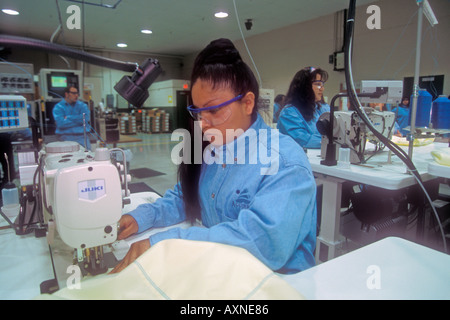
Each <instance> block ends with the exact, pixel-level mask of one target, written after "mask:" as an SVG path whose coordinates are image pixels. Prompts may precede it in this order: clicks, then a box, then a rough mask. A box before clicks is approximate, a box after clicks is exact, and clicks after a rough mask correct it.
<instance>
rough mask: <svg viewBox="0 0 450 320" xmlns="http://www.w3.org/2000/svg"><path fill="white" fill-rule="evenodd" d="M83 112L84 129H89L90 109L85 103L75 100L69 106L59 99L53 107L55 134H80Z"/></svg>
mask: <svg viewBox="0 0 450 320" xmlns="http://www.w3.org/2000/svg"><path fill="white" fill-rule="evenodd" d="M83 113H85V114H86V116H85V118H86V130H87V131H89V128H90V127H89V121H90V120H91V116H90V111H89V108H88V106H87V105H86V103H84V102H82V101H80V100H77V102H76V103H75V105H74V106H71V105H70V104H68V103H67V102H66V100H64V99H63V100H61V101H60V102H59V103H58V104H57V105H55V107H54V108H53V118H54V119H55V123H56V131H55V133H56V134H69V135H70V134H82V133H83V132H84V131H83Z"/></svg>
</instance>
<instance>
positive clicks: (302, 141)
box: [277, 104, 330, 149]
mask: <svg viewBox="0 0 450 320" xmlns="http://www.w3.org/2000/svg"><path fill="white" fill-rule="evenodd" d="M324 112H330V106H329V105H328V104H322V106H321V108H320V109H316V111H315V112H314V116H313V119H311V121H306V120H305V118H303V116H302V114H301V113H300V111H298V109H297V108H296V107H294V106H293V105H288V106H286V107H285V108H284V109H283V110H282V111H281V113H280V117H279V119H278V122H277V128H278V129H279V130H280V132H281V133H284V134H287V135H289V136H291V137H292V138H293V139H294V140H295V141H297V143H298V144H299V145H301V146H302V147H304V148H307V149H320V143H321V141H322V135H321V134H320V133H319V131H318V130H317V127H316V123H317V120H318V119H319V117H320V115H321V114H322V113H324Z"/></svg>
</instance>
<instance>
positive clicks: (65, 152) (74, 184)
mask: <svg viewBox="0 0 450 320" xmlns="http://www.w3.org/2000/svg"><path fill="white" fill-rule="evenodd" d="M43 174H44V178H43V183H42V185H41V186H40V189H41V193H42V198H43V207H44V208H45V209H47V211H48V213H47V215H48V216H49V219H52V220H54V221H55V225H56V230H57V231H58V234H59V235H60V237H61V239H62V241H63V242H64V243H66V244H67V245H68V246H70V247H73V248H75V249H77V251H78V254H79V260H81V259H85V258H86V253H87V255H89V252H88V250H87V249H89V248H95V247H99V246H103V245H107V244H111V243H113V242H114V241H116V239H117V233H118V221H119V219H120V217H121V215H122V208H123V204H124V201H123V193H122V180H121V177H120V172H119V170H118V167H117V166H116V165H115V164H113V163H112V161H111V159H110V151H109V150H108V149H105V148H98V149H97V150H96V152H95V154H93V153H92V152H87V151H85V150H84V149H83V148H82V147H81V146H80V145H78V144H77V143H72V142H64V143H58V144H55V143H53V144H49V145H47V147H46V148H45V154H43ZM125 179H127V178H126V177H125ZM125 195H126V193H125ZM80 253H84V255H85V256H83V257H81V255H80Z"/></svg>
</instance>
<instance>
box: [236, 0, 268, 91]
mask: <svg viewBox="0 0 450 320" xmlns="http://www.w3.org/2000/svg"><path fill="white" fill-rule="evenodd" d="M233 5H234V12H235V13H236V20H237V24H238V27H239V31H240V33H241V37H242V41H243V42H244V45H245V49H246V50H247V53H248V55H249V57H250V60H251V61H252V64H253V67H254V68H255V71H256V74H257V75H258V79H259V87H260V88H262V80H261V76H260V74H259V71H258V67H256V64H255V61H254V60H253V57H252V54H251V53H250V50H249V48H248V46H247V42H246V41H245V37H244V33H243V32H242V27H241V24H240V22H239V14H238V10H237V7H236V0H233Z"/></svg>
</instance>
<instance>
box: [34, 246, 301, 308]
mask: <svg viewBox="0 0 450 320" xmlns="http://www.w3.org/2000/svg"><path fill="white" fill-rule="evenodd" d="M80 284H81V288H80V289H69V288H64V289H61V290H59V291H57V292H55V293H53V294H52V295H41V296H39V297H38V299H166V300H168V299H175V300H179V299H186V300H208V299H214V300H225V299H226V300H237V299H239V300H240V299H303V298H304V297H303V296H302V295H301V294H300V293H299V292H298V291H297V290H295V289H294V288H293V287H291V286H290V285H289V284H288V283H287V282H286V281H285V280H283V279H282V278H281V277H280V276H278V275H277V274H275V273H274V272H273V271H272V270H270V269H269V268H267V267H266V266H265V265H264V264H263V263H261V262H260V261H259V260H258V259H256V258H255V257H254V256H253V255H251V254H250V253H249V252H248V251H247V250H245V249H242V248H238V247H234V246H229V245H224V244H217V243H213V242H203V241H191V240H179V239H173V240H165V241H161V242H159V243H157V244H156V245H155V246H153V247H151V248H150V249H149V250H148V251H147V252H145V253H144V254H143V255H142V256H140V257H139V258H138V259H137V260H136V261H135V262H134V263H132V264H131V265H129V266H128V267H127V268H126V269H124V270H123V271H122V272H120V273H118V274H113V275H102V276H97V277H94V278H91V279H87V280H84V281H82V282H81V283H80Z"/></svg>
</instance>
